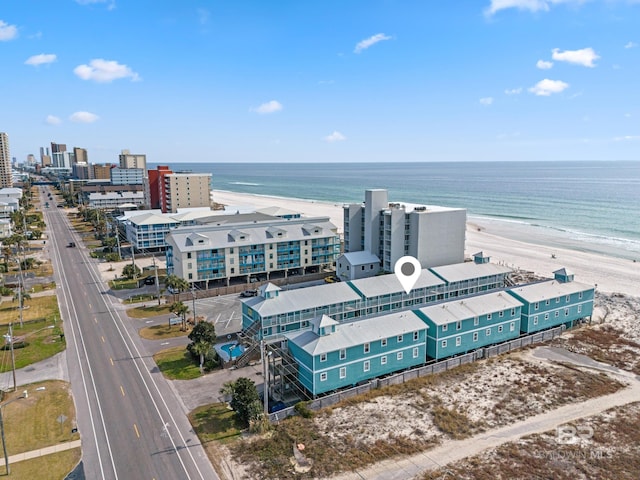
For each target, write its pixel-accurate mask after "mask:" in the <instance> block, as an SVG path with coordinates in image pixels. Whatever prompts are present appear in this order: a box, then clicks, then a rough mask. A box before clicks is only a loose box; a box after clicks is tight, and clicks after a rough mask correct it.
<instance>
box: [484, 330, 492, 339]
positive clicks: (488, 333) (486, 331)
mask: <svg viewBox="0 0 640 480" xmlns="http://www.w3.org/2000/svg"><path fill="white" fill-rule="evenodd" d="M484 334H485V336H487V337H488V336H490V335H491V329H490V328H487V329H486V330H485V331H484Z"/></svg>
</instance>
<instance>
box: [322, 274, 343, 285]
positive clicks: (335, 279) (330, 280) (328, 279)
mask: <svg viewBox="0 0 640 480" xmlns="http://www.w3.org/2000/svg"><path fill="white" fill-rule="evenodd" d="M324 281H325V282H327V283H335V282H339V281H340V279H339V278H338V277H336V276H335V275H329V276H328V277H324Z"/></svg>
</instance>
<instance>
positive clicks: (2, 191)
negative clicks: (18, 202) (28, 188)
mask: <svg viewBox="0 0 640 480" xmlns="http://www.w3.org/2000/svg"><path fill="white" fill-rule="evenodd" d="M0 195H17V196H20V197H21V196H22V189H21V188H14V187H5V188H0Z"/></svg>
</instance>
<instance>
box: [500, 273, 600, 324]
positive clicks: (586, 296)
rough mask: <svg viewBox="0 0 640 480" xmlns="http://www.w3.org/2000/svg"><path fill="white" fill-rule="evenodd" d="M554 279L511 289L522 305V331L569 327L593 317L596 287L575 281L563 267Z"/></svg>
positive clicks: (510, 291) (510, 292) (571, 274)
mask: <svg viewBox="0 0 640 480" xmlns="http://www.w3.org/2000/svg"><path fill="white" fill-rule="evenodd" d="M553 275H554V279H553V280H547V281H543V282H538V283H532V284H529V285H523V286H518V287H514V288H511V289H509V290H508V293H509V294H511V295H512V296H513V297H514V298H516V299H517V300H519V301H521V302H522V303H523V307H522V321H521V324H522V326H521V330H522V332H523V333H534V332H538V331H540V330H546V329H548V328H552V327H557V326H560V325H566V326H567V327H571V326H572V325H573V324H574V322H576V321H577V320H581V319H583V318H587V317H591V315H592V314H593V299H594V294H595V288H594V287H593V286H591V285H586V284H584V283H580V282H576V281H574V276H575V275H574V274H573V273H572V272H570V271H569V270H567V269H566V268H562V269H560V270H556V271H555V272H553Z"/></svg>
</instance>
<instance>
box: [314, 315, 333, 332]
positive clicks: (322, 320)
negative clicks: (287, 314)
mask: <svg viewBox="0 0 640 480" xmlns="http://www.w3.org/2000/svg"><path fill="white" fill-rule="evenodd" d="M333 325H338V322H336V321H335V320H334V319H333V318H331V317H330V316H329V315H322V316H321V317H316V318H314V319H313V320H311V327H312V328H311V329H312V330H313V331H314V332H316V333H317V332H318V331H319V330H320V329H321V328H323V327H331V326H333Z"/></svg>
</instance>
